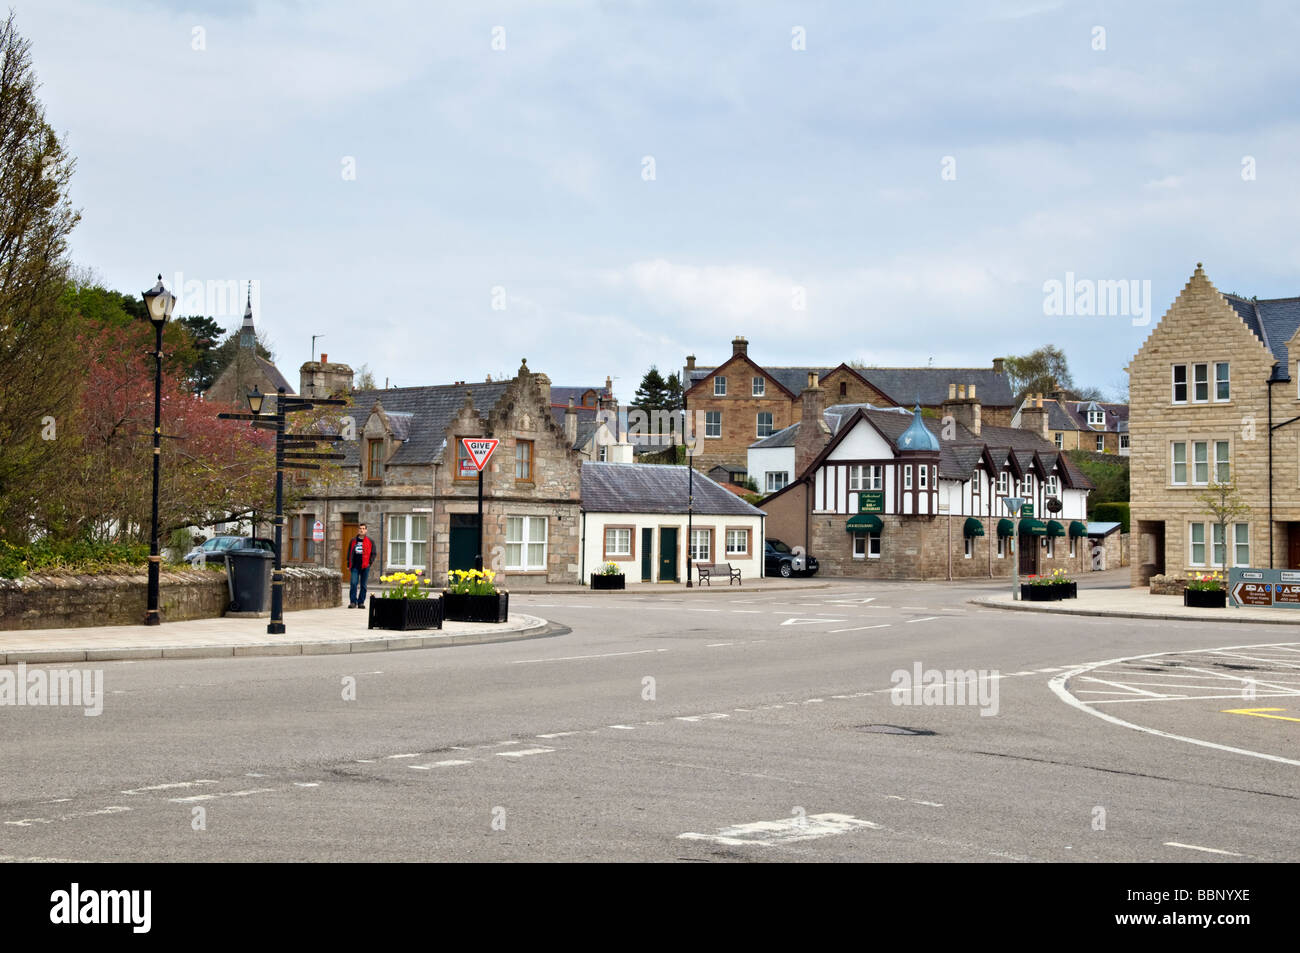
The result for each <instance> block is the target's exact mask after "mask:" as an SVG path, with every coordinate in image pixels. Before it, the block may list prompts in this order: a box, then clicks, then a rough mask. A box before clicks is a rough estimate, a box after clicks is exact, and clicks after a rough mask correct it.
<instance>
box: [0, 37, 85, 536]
mask: <svg viewBox="0 0 1300 953" xmlns="http://www.w3.org/2000/svg"><path fill="white" fill-rule="evenodd" d="M36 90H37V82H36V75H35V73H34V72H33V70H32V66H31V54H30V43H28V41H27V40H25V39H23V38H22V36H20V35H19V33H18V32H17V29H16V28H15V19H14V14H13V13H10V14H9V17H8V19H7V20H5V21H4V22H3V24H2V25H0V537H6V538H8V539H10V540H11V541H13V542H19V543H21V542H25V541H26V540H27V539H28V538H29V536H30V533H31V529H32V527H31V526H30V523H29V517H30V513H31V510H32V507H33V506H34V505H35V503H36V502H37V500H38V499H39V497H40V496H41V494H42V492H43V491H44V489H45V487H47V486H48V485H49V484H50V482H51V480H52V479H57V478H58V473H59V471H60V463H61V462H62V461H63V458H64V457H65V456H66V454H65V449H66V447H65V445H64V444H62V443H61V442H60V441H58V440H57V439H55V438H54V435H55V434H57V431H58V427H59V426H60V424H61V423H62V422H63V420H64V417H65V414H66V411H67V410H68V408H69V407H70V406H71V404H72V402H73V401H74V400H75V395H76V387H77V368H76V355H75V354H74V353H73V352H72V350H71V348H70V347H69V340H70V338H71V336H72V335H71V332H72V327H73V318H72V315H71V314H70V313H69V311H68V308H67V307H66V304H65V303H64V301H63V298H62V291H63V287H64V284H65V282H66V281H67V277H68V270H69V267H70V266H69V262H68V258H67V239H68V235H69V234H70V233H71V231H72V229H73V228H74V227H75V226H76V224H77V221H78V219H79V218H80V216H79V214H78V213H77V212H76V211H74V210H73V208H72V206H71V205H70V203H69V202H68V197H67V196H68V184H69V181H70V180H71V178H72V170H73V165H74V163H73V159H72V157H71V156H70V155H69V154H68V152H67V151H66V150H65V148H64V145H63V143H62V142H61V141H60V139H59V138H58V136H57V135H56V134H55V132H54V130H53V129H52V128H51V127H50V125H49V124H48V123H46V121H45V110H44V107H43V106H42V104H41V102H40V100H39V99H37V97H36Z"/></svg>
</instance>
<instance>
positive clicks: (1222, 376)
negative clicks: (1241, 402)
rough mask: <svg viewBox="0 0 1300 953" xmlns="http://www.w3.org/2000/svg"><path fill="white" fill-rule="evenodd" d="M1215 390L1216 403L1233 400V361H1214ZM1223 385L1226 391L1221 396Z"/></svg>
mask: <svg viewBox="0 0 1300 953" xmlns="http://www.w3.org/2000/svg"><path fill="white" fill-rule="evenodd" d="M1213 385H1214V391H1213V396H1214V400H1215V403H1219V404H1225V403H1228V402H1230V401H1231V400H1232V362H1231V361H1215V362H1214V381H1213ZM1220 387H1222V388H1223V389H1224V390H1225V391H1226V393H1225V394H1224V395H1223V396H1222V397H1220V396H1219V388H1220Z"/></svg>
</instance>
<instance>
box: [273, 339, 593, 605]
mask: <svg viewBox="0 0 1300 953" xmlns="http://www.w3.org/2000/svg"><path fill="white" fill-rule="evenodd" d="M352 396H353V400H354V407H353V409H352V411H351V414H352V416H353V418H354V420H355V421H356V428H357V439H356V440H355V441H348V442H345V443H344V444H343V445H342V446H343V452H344V453H345V454H346V459H345V460H344V461H343V462H342V464H341V467H342V470H343V477H342V479H341V480H339V481H336V483H334V484H333V485H330V486H316V487H314V488H313V490H312V491H311V493H310V495H309V496H308V497H307V498H306V499H305V500H304V501H303V503H302V505H301V506H300V507H299V509H298V511H297V512H296V513H295V514H294V515H293V516H292V517H291V518H290V520H289V525H288V535H287V539H288V540H289V542H287V543H286V547H285V551H286V557H288V558H293V557H295V556H296V558H297V560H301V561H314V562H318V563H321V564H323V565H330V566H342V565H345V564H346V563H345V548H344V547H345V546H346V541H347V540H348V539H350V538H352V536H353V535H354V534H355V533H356V529H357V526H358V524H359V523H366V524H367V531H368V533H369V535H370V537H371V538H372V539H373V540H374V541H375V547H376V559H375V566H374V569H373V571H372V576H371V578H372V579H377V578H378V575H379V574H380V573H386V572H390V571H392V570H395V569H404V570H415V569H423V570H424V571H425V573H426V574H428V575H430V576H431V577H432V578H433V579H435V580H440V579H442V578H445V574H446V572H447V570H448V569H449V568H451V569H469V568H472V567H473V564H474V559H475V556H476V555H477V553H478V530H477V506H478V503H477V492H478V479H477V474H476V472H475V471H474V470H473V468H472V467H471V466H470V465H469V463H468V460H467V457H466V454H465V451H464V448H463V445H462V444H461V438H462V437H495V438H497V439H499V440H500V441H501V443H500V445H499V446H498V447H497V449H496V451H495V453H494V454H493V456H492V458H491V460H490V461H489V463H488V468H487V470H486V471H485V473H484V481H483V487H484V490H483V492H484V524H485V525H484V552H483V557H484V565H485V566H486V567H488V568H492V569H494V570H496V571H498V572H499V573H503V574H504V576H505V577H506V579H507V580H509V579H512V578H516V577H520V576H523V577H528V578H535V579H537V580H544V581H547V582H576V581H577V580H578V576H579V570H580V567H579V523H580V502H579V500H580V478H579V468H580V466H581V463H582V457H581V455H580V454H579V453H578V451H576V450H575V449H574V447H573V444H574V440H573V439H572V437H571V435H570V434H568V433H566V431H565V428H564V426H563V425H562V424H559V423H556V419H555V416H554V414H553V412H552V411H553V408H552V406H551V404H552V400H551V387H550V382H549V380H547V378H546V377H545V375H543V374H534V373H533V372H532V371H530V370H529V369H528V365H527V362H523V363H521V365H520V368H519V372H518V373H517V375H516V376H515V377H514V378H512V379H510V380H505V381H493V382H487V381H484V382H474V383H467V384H466V383H461V384H449V385H440V386H428V387H396V388H390V389H387V390H372V391H358V392H356V393H354V394H353V395H352ZM566 404H567V401H566ZM318 519H319V520H320V521H321V522H323V523H324V524H325V542H324V543H323V544H319V545H312V546H307V545H303V546H302V547H301V548H298V547H297V546H296V545H295V544H294V541H295V540H303V539H309V538H310V536H309V534H310V530H311V526H312V524H313V522H314V521H315V520H318ZM507 584H508V582H507Z"/></svg>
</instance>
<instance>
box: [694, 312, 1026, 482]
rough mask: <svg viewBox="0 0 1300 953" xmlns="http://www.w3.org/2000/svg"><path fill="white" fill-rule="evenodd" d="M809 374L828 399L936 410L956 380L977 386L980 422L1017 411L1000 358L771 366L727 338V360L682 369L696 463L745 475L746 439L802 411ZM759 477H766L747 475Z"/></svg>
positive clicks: (1001, 421)
mask: <svg viewBox="0 0 1300 953" xmlns="http://www.w3.org/2000/svg"><path fill="white" fill-rule="evenodd" d="M810 373H814V374H816V375H817V377H818V379H819V380H820V381H821V386H822V388H823V390H824V392H825V393H826V394H827V395H828V399H830V400H833V401H835V402H836V403H840V404H871V405H874V406H877V407H899V406H904V405H906V406H912V405H913V404H916V403H919V404H920V405H921V406H922V407H923V408H925V409H927V410H930V411H932V412H937V411H938V410H939V408H940V406H942V404H943V403H944V402H945V401H946V400H947V397H948V393H949V387H950V385H952V384H956V383H961V384H962V385H963V387H969V388H970V389H971V396H972V397H974V396H975V393H976V391H977V390H978V394H979V399H980V402H981V405H982V410H983V413H984V415H985V418H984V419H985V422H986V423H990V424H994V425H999V426H1008V425H1010V423H1011V415H1012V413H1013V412H1014V410H1015V406H1014V401H1013V399H1012V395H1011V388H1010V386H1009V385H1008V384H1007V379H1006V374H1005V373H1004V371H1003V367H1002V361H1001V359H998V360H995V361H994V362H993V366H992V367H991V368H953V367H868V368H862V367H857V368H855V367H851V366H849V365H848V364H839V365H838V366H831V367H773V366H764V365H759V364H758V363H756V362H755V361H754V360H753V359H752V358H751V357H750V356H749V343H748V342H747V341H746V340H745V338H743V337H737V338H735V339H734V340H733V341H732V342H731V358H730V359H729V360H727V361H726V362H725V363H723V364H721V365H718V366H717V367H697V366H696V364H695V356H694V355H690V356H688V357H687V358H686V365H685V367H684V368H683V369H682V386H683V387H684V388H685V400H686V405H687V409H688V411H689V412H691V413H692V414H696V413H697V412H698V413H699V414H702V416H699V417H696V418H695V419H698V420H699V421H700V427H699V430H700V433H699V435H698V436H700V437H701V440H700V449H699V450H698V451H697V452H696V455H695V460H696V466H698V467H699V468H700V469H702V470H710V469H712V468H713V467H715V466H724V467H727V468H728V469H729V470H730V471H731V473H732V475H733V478H734V477H736V476H744V475H746V469H745V468H746V467H747V465H748V464H747V453H748V449H749V446H750V444H752V443H754V441H756V440H762V439H763V438H765V437H769V436H771V435H772V434H775V433H776V432H777V431H780V430H782V429H784V428H786V427H788V426H790V425H791V424H793V423H795V422H797V421H798V420H799V417H800V397H799V395H800V393H801V392H802V390H803V386H804V381H805V380H807V377H808V375H809V374H810ZM748 475H751V476H754V478H755V479H756V480H757V481H758V484H759V488H760V490H761V489H763V488H764V479H763V477H762V476H761V475H759V474H748Z"/></svg>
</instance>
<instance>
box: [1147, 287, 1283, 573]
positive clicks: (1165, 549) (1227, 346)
mask: <svg viewBox="0 0 1300 953" xmlns="http://www.w3.org/2000/svg"><path fill="white" fill-rule="evenodd" d="M1128 370H1129V432H1130V434H1131V437H1132V454H1131V458H1130V459H1131V478H1130V479H1131V490H1130V495H1131V501H1132V502H1131V513H1132V517H1131V528H1132V531H1133V532H1134V533H1135V534H1137V535H1136V536H1135V539H1134V544H1135V545H1134V556H1133V561H1132V581H1133V585H1135V586H1143V585H1146V584H1147V583H1148V582H1149V581H1150V579H1151V577H1152V576H1154V575H1158V574H1165V575H1169V576H1182V575H1185V574H1187V573H1189V572H1196V571H1202V572H1203V571H1206V570H1208V569H1212V568H1219V567H1231V566H1255V567H1268V568H1281V569H1286V568H1291V569H1300V440H1298V439H1297V437H1298V436H1300V430H1298V429H1297V428H1298V427H1300V423H1297V418H1300V298H1274V299H1267V300H1263V299H1257V298H1245V297H1242V296H1239V295H1235V294H1224V293H1222V292H1220V291H1219V290H1218V289H1217V288H1216V287H1215V286H1214V285H1213V284H1212V283H1211V282H1210V279H1209V278H1208V277H1206V274H1205V271H1204V269H1203V268H1202V266H1201V265H1200V264H1199V263H1198V264H1197V266H1196V271H1195V272H1194V273H1193V274H1192V276H1191V278H1190V279H1189V280H1188V282H1187V284H1186V285H1185V286H1184V287H1183V290H1182V292H1181V293H1180V294H1179V295H1178V297H1177V298H1176V299H1175V300H1174V302H1173V304H1172V305H1170V307H1169V310H1168V311H1166V312H1165V314H1164V316H1163V317H1162V318H1161V319H1160V321H1159V323H1157V324H1156V326H1155V327H1154V328H1153V329H1152V331H1151V333H1150V335H1149V336H1148V337H1147V339H1146V341H1145V342H1144V343H1143V345H1142V348H1141V350H1139V351H1138V353H1137V355H1136V356H1135V357H1134V358H1133V360H1132V362H1131V363H1130V364H1129V368H1128ZM1226 480H1233V481H1235V483H1236V486H1237V488H1238V490H1239V492H1240V494H1241V496H1242V497H1243V499H1244V501H1245V502H1246V503H1247V504H1248V506H1249V508H1250V510H1249V513H1248V514H1247V515H1245V516H1243V517H1241V518H1239V519H1237V520H1234V521H1233V522H1232V523H1231V524H1229V525H1228V526H1227V527H1226V530H1225V531H1224V532H1222V533H1220V531H1219V526H1218V525H1217V521H1216V520H1215V519H1214V517H1213V516H1212V515H1210V514H1209V513H1207V512H1206V508H1205V506H1204V504H1203V503H1201V502H1198V500H1197V497H1198V496H1199V495H1201V494H1202V493H1204V492H1205V491H1206V489H1207V488H1209V487H1211V486H1212V485H1213V484H1214V483H1216V482H1218V481H1226Z"/></svg>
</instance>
